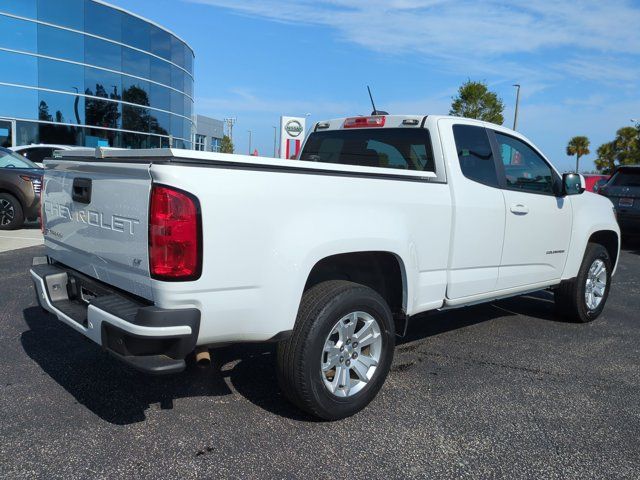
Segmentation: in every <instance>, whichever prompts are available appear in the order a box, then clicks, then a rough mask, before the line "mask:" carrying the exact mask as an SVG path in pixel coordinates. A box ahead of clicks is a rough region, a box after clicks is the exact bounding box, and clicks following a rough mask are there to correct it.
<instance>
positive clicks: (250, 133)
mask: <svg viewBox="0 0 640 480" xmlns="http://www.w3.org/2000/svg"><path fill="white" fill-rule="evenodd" d="M247 132H249V155H251V135H252V132H251V130H247Z"/></svg>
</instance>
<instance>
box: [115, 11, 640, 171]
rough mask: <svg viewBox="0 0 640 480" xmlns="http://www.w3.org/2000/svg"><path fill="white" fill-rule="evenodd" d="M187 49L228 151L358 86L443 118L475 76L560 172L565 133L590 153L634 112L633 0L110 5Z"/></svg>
mask: <svg viewBox="0 0 640 480" xmlns="http://www.w3.org/2000/svg"><path fill="white" fill-rule="evenodd" d="M112 3H114V4H117V5H120V6H122V7H123V8H126V9H128V10H130V11H133V12H135V13H137V14H139V15H142V16H144V17H147V18H149V19H151V20H154V21H156V22H158V23H160V24H161V25H164V26H165V27H167V28H169V29H171V30H173V31H174V32H175V33H177V34H178V35H179V36H181V37H182V38H184V39H185V40H186V41H187V42H188V43H189V44H190V45H191V46H192V47H193V48H194V50H195V53H196V60H195V96H196V105H195V109H196V112H197V113H200V114H204V115H209V116H213V117H217V118H223V117H228V116H235V117H237V118H238V123H237V125H236V127H235V129H234V140H235V144H236V151H238V152H242V153H244V152H246V151H247V149H248V133H247V130H252V131H253V140H254V144H253V145H254V148H258V150H259V151H260V152H261V153H263V154H266V155H269V154H270V153H271V152H272V150H273V128H272V126H273V125H277V123H278V119H279V117H280V115H304V114H306V113H310V114H311V117H310V118H311V121H317V120H321V119H326V118H333V117H340V116H348V115H356V114H367V113H369V112H370V110H371V107H370V105H369V100H368V96H367V93H366V87H365V86H366V85H367V84H369V85H371V87H372V88H373V90H374V94H375V97H376V103H377V106H378V108H380V109H385V110H387V111H389V112H391V113H398V114H400V113H407V114H422V113H424V114H446V113H448V111H449V107H450V104H451V97H452V96H453V95H454V94H455V92H456V90H457V88H458V87H459V85H460V84H461V83H463V82H464V81H465V80H467V79H468V78H471V79H473V80H484V81H486V82H487V83H488V84H489V85H490V87H491V88H492V89H493V90H495V91H496V92H497V93H498V94H499V95H500V96H501V97H502V99H503V100H504V102H505V104H506V105H507V109H506V112H505V124H506V125H507V126H510V125H511V124H512V122H513V105H514V102H515V89H514V88H513V87H512V84H514V83H520V84H521V85H522V98H521V104H520V117H519V130H520V131H521V132H523V133H524V134H525V135H527V136H528V137H530V138H531V139H532V141H533V142H534V143H536V144H537V145H538V146H539V147H540V148H541V149H542V150H543V151H544V152H545V153H546V154H547V156H548V157H549V158H550V159H551V160H552V161H553V162H554V163H555V164H556V166H558V168H560V169H561V170H565V169H569V168H571V165H573V164H574V160H573V159H570V158H569V157H567V156H566V154H565V147H566V143H567V141H568V139H569V138H570V137H572V136H574V135H587V136H588V137H589V138H590V139H591V143H592V154H591V155H589V156H588V157H586V160H585V162H584V166H585V167H586V168H592V166H593V163H592V160H593V159H594V158H595V150H596V148H597V147H598V146H599V145H600V144H602V143H604V142H606V141H609V140H611V139H612V138H613V137H614V136H615V131H616V130H617V129H618V128H620V127H622V126H627V125H631V123H630V119H631V118H639V119H640V28H639V25H640V1H637V0H636V1H628V0H608V1H606V2H603V1H601V0H598V1H595V0H582V1H581V0H576V1H575V2H562V1H556V0H512V1H510V2H498V1H492V0H485V1H479V0H361V1H353V0H263V1H252V0H241V1H238V0H153V1H151V0H126V1H125V0H112Z"/></svg>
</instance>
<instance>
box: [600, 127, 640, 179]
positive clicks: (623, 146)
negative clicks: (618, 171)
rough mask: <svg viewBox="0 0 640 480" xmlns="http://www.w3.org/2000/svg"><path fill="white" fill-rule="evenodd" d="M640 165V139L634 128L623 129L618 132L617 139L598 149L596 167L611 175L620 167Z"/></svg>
mask: <svg viewBox="0 0 640 480" xmlns="http://www.w3.org/2000/svg"><path fill="white" fill-rule="evenodd" d="M636 164H640V138H638V130H637V129H636V128H634V127H622V128H621V129H619V130H618V131H617V132H616V138H615V139H614V140H613V141H612V142H609V143H605V144H604V145H601V146H600V147H599V148H598V159H597V160H596V167H597V168H598V170H600V171H602V172H605V173H611V172H612V171H613V170H614V169H615V167H616V166H619V165H636Z"/></svg>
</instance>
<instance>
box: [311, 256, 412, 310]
mask: <svg viewBox="0 0 640 480" xmlns="http://www.w3.org/2000/svg"><path fill="white" fill-rule="evenodd" d="M328 280H349V281H352V282H355V283H359V284H362V285H365V286H367V287H369V288H371V289H373V290H374V291H376V292H377V293H378V294H380V296H381V297H382V298H384V299H385V301H386V302H387V304H388V305H389V308H390V309H391V312H392V313H393V316H394V319H396V320H398V319H404V316H405V315H406V311H407V299H408V283H407V272H406V268H405V264H404V262H403V260H402V258H400V257H399V256H398V255H396V254H395V253H392V252H389V251H357V252H348V253H339V254H334V255H329V256H326V257H324V258H322V259H320V260H318V261H317V262H316V263H315V265H314V266H313V268H312V269H311V271H310V272H309V274H308V275H307V279H306V282H305V286H304V291H307V290H308V289H310V288H311V287H313V286H314V285H317V284H318V283H321V282H324V281H328Z"/></svg>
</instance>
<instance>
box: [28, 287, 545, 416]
mask: <svg viewBox="0 0 640 480" xmlns="http://www.w3.org/2000/svg"><path fill="white" fill-rule="evenodd" d="M520 313H522V314H526V315H527V316H530V317H535V318H539V319H543V320H551V321H555V320H556V319H555V316H554V314H553V303H552V302H551V301H550V300H549V294H548V293H547V292H541V293H538V294H535V295H533V296H526V297H518V298H517V300H503V301H501V302H498V303H496V304H491V305H479V306H475V307H469V308H464V309H460V310H454V311H449V312H441V313H436V314H431V315H424V316H420V317H417V318H416V319H415V321H413V322H412V323H411V324H410V327H409V331H408V333H407V335H406V336H405V337H404V338H402V339H400V338H399V339H398V342H397V343H398V345H399V346H402V345H403V344H406V343H409V342H418V343H422V345H420V347H421V349H428V348H429V346H428V342H429V338H431V337H434V336H436V335H439V334H443V333H446V332H449V331H452V330H457V329H462V328H465V327H468V326H471V325H475V324H479V323H483V322H487V321H490V320H494V319H498V318H505V317H513V316H516V315H518V314H520ZM23 316H24V320H25V322H26V323H27V325H28V326H29V330H27V331H26V332H24V333H23V334H22V337H21V342H22V346H23V348H24V350H25V352H26V353H27V355H29V357H30V358H32V359H33V360H34V361H35V362H36V363H37V364H38V365H39V366H40V367H41V368H42V369H43V370H44V372H46V374H48V375H49V376H50V377H51V378H52V379H53V380H55V381H56V382H57V383H58V384H59V385H60V386H61V387H62V388H64V389H65V390H66V391H67V392H68V393H70V394H71V395H72V396H73V397H74V398H75V400H76V402H77V403H78V404H80V405H83V406H85V407H86V408H88V409H89V410H91V411H92V412H93V413H94V414H96V415H97V416H99V417H100V418H101V419H103V420H104V421H107V422H109V423H112V424H116V425H128V424H132V423H137V422H142V421H145V420H146V412H147V410H149V409H155V408H158V407H156V405H158V406H159V409H163V410H167V409H172V408H173V406H174V402H175V401H176V400H179V399H182V398H195V397H211V399H212V402H211V404H210V407H209V408H211V409H212V410H215V409H216V408H217V407H216V405H215V403H216V398H220V403H229V402H235V401H238V400H240V401H241V399H238V398H237V397H236V398H234V395H233V394H234V391H235V392H237V393H238V394H239V395H241V396H242V397H244V399H246V400H248V401H249V402H251V403H252V404H254V405H256V406H258V407H260V408H262V409H264V410H266V411H269V412H271V413H273V414H275V415H279V416H283V417H286V418H289V419H294V420H300V421H315V419H314V418H313V417H310V416H308V415H306V414H304V413H302V412H300V410H298V409H297V408H296V407H294V406H293V405H291V404H290V403H289V402H288V401H287V400H286V399H285V398H284V396H283V395H282V393H281V392H280V389H279V388H278V382H277V378H276V371H275V351H276V346H275V345H273V344H255V345H233V346H229V347H224V348H218V349H213V350H212V362H213V364H212V366H211V367H210V368H206V369H201V368H198V367H196V366H194V365H193V364H191V365H189V367H188V368H187V370H186V371H185V372H183V373H181V374H177V375H172V376H157V377H154V376H149V375H145V374H142V373H139V372H136V371H135V370H132V369H130V368H129V367H127V366H125V365H123V364H121V363H120V362H119V361H118V360H116V359H114V358H112V357H111V356H109V355H108V354H107V353H105V352H103V351H102V350H100V349H99V348H98V347H97V346H96V345H94V344H93V343H92V342H91V341H89V340H88V339H86V338H85V337H83V336H82V335H80V334H79V333H77V332H75V331H74V330H72V329H71V328H69V327H67V326H65V325H64V324H61V323H60V322H58V321H57V320H55V319H54V318H53V317H52V316H50V315H49V314H47V313H46V312H44V311H43V310H42V309H40V307H30V308H27V309H25V310H24V311H23ZM392 374H393V368H392ZM198 408H203V407H198ZM205 408H206V407H205Z"/></svg>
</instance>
